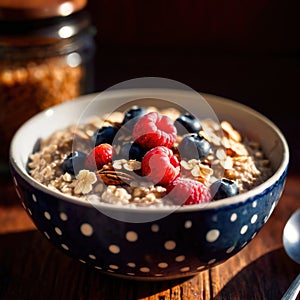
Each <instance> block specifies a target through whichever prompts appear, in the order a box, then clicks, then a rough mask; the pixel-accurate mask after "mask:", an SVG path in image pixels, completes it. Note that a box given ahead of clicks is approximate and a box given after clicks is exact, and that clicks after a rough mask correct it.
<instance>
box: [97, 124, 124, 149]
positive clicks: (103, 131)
mask: <svg viewBox="0 0 300 300" xmlns="http://www.w3.org/2000/svg"><path fill="white" fill-rule="evenodd" d="M117 131H118V129H117V128H116V127H114V126H104V127H102V128H100V129H97V130H96V131H95V133H94V135H93V137H92V146H94V147H95V146H98V145H100V144H104V143H107V144H112V142H113V140H114V138H115V136H116V134H117Z"/></svg>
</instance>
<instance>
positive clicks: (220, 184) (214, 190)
mask: <svg viewBox="0 0 300 300" xmlns="http://www.w3.org/2000/svg"><path fill="white" fill-rule="evenodd" d="M210 192H211V195H212V197H213V200H220V199H224V198H228V197H232V196H235V195H238V194H239V188H238V186H237V184H236V183H235V182H234V181H233V180H230V179H227V178H221V179H218V180H216V181H215V182H214V183H213V184H212V185H211V186H210Z"/></svg>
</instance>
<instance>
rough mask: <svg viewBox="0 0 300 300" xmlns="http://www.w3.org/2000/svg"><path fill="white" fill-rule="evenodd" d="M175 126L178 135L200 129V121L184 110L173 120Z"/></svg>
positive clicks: (195, 131)
mask: <svg viewBox="0 0 300 300" xmlns="http://www.w3.org/2000/svg"><path fill="white" fill-rule="evenodd" d="M175 127H176V129H177V133H178V134H179V135H183V134H186V133H187V132H189V133H198V132H199V131H200V129H201V123H200V121H199V119H198V118H196V117H195V116H193V115H192V114H190V113H188V112H186V113H184V114H182V115H180V116H179V117H178V118H177V119H176V120H175Z"/></svg>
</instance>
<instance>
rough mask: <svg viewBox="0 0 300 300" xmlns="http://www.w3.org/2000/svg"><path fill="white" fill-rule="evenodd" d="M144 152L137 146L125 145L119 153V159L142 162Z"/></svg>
mask: <svg viewBox="0 0 300 300" xmlns="http://www.w3.org/2000/svg"><path fill="white" fill-rule="evenodd" d="M145 153H146V151H145V150H144V149H143V148H142V147H141V146H140V145H138V144H135V143H128V144H125V145H124V146H123V147H122V148H121V151H120V158H124V159H135V160H138V161H142V159H143V157H144V155H145Z"/></svg>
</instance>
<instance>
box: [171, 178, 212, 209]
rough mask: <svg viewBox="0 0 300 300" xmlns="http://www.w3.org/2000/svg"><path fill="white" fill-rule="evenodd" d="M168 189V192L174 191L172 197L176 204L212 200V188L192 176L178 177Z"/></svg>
mask: <svg viewBox="0 0 300 300" xmlns="http://www.w3.org/2000/svg"><path fill="white" fill-rule="evenodd" d="M166 189H167V193H168V194H169V193H170V192H171V191H172V194H171V196H170V199H171V200H172V201H173V202H174V204H176V205H182V204H183V205H191V204H199V203H207V202H210V200H211V195H210V190H209V189H208V188H207V187H206V186H205V185H204V184H203V183H201V182H200V181H196V180H193V179H190V178H182V177H180V178H177V179H176V180H174V181H173V182H171V183H170V184H169V185H168V186H167V187H166Z"/></svg>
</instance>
